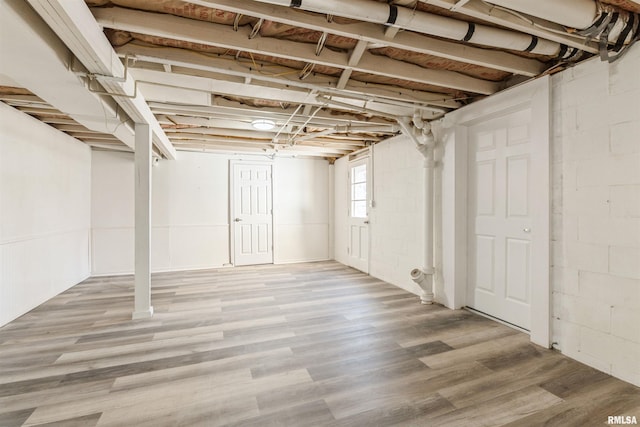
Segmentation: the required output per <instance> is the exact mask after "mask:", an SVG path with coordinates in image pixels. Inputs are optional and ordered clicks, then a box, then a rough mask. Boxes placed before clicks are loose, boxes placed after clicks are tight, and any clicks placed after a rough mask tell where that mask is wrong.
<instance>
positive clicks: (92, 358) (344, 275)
mask: <svg viewBox="0 0 640 427" xmlns="http://www.w3.org/2000/svg"><path fill="white" fill-rule="evenodd" d="M132 289H133V284H132V277H130V276H128V277H110V278H93V279H90V280H87V281H85V282H83V283H81V284H79V285H77V286H75V287H73V288H71V289H70V290H68V291H67V292H64V293H63V294H61V295H59V296H57V297H55V298H54V299H52V300H50V301H49V302H47V303H45V304H43V305H42V306H40V307H38V308H37V309H35V310H33V311H31V312H29V313H28V314H26V315H24V316H22V317H21V318H19V319H17V320H15V321H14V322H11V323H10V324H8V325H6V326H5V327H3V328H2V329H0V426H3V427H6V426H20V425H59V426H65V427H66V426H83V427H84V426H154V427H157V426H187V425H202V426H222V425H234V426H235V425H238V426H390V425H408V426H465V427H466V426H537V425H549V426H591V425H594V426H597V425H606V423H607V416H609V415H636V416H637V417H638V418H640V389H638V388H637V387H634V386H632V385H630V384H628V383H625V382H623V381H620V380H617V379H615V378H612V377H610V376H608V375H605V374H603V373H601V372H599V371H597V370H595V369H592V368H590V367H587V366H585V365H583V364H580V363H578V362H576V361H573V360H571V359H568V358H566V357H564V356H562V355H561V354H559V353H558V352H555V351H551V350H546V349H543V348H540V347H537V346H535V345H532V344H530V343H529V337H528V336H527V335H525V334H522V333H520V332H517V331H515V330H513V329H510V328H508V327H506V326H503V325H500V324H498V323H495V322H493V321H491V320H487V319H485V318H482V317H479V316H477V315H474V314H472V313H469V312H466V311H451V310H448V309H445V308H443V307H441V306H438V305H433V306H425V305H421V304H419V300H418V298H417V297H416V296H414V295H412V294H409V293H407V292H405V291H403V290H401V289H398V288H396V287H394V286H391V285H389V284H387V283H385V282H382V281H380V280H378V279H375V278H372V277H370V276H367V275H364V274H362V273H360V272H357V271H356V270H353V269H350V268H347V267H345V266H343V265H340V264H338V263H335V262H320V263H308V264H298V265H287V266H273V265H269V266H256V267H241V268H233V269H232V268H229V269H219V270H208V271H192V272H183V273H166V274H158V275H154V276H153V305H154V308H155V312H156V313H155V315H154V316H153V318H150V319H144V320H136V321H132V320H130V317H131V309H132V305H133V300H132Z"/></svg>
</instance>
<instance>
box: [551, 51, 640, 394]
mask: <svg viewBox="0 0 640 427" xmlns="http://www.w3.org/2000/svg"><path fill="white" fill-rule="evenodd" d="M552 84H553V91H552V99H553V113H554V114H553V121H554V126H553V139H552V141H553V142H552V144H553V145H552V147H553V150H552V156H553V160H552V171H553V174H552V184H553V204H552V207H553V218H552V220H553V221H552V224H553V225H552V240H553V241H552V288H553V302H554V307H553V316H554V319H553V339H554V341H555V342H557V347H558V348H559V349H560V350H561V351H562V352H563V353H564V354H566V355H568V356H570V357H573V358H575V359H577V360H579V361H581V362H584V363H586V364H588V365H590V366H593V367H595V368H598V369H600V370H602V371H604V372H607V373H610V374H612V375H614V376H616V377H619V378H622V379H624V380H626V381H629V382H632V383H634V384H636V385H640V362H639V361H640V328H639V327H638V325H640V102H639V101H638V100H639V99H640V45H636V46H634V47H633V48H632V50H631V51H630V52H629V53H628V54H627V56H625V57H624V58H622V59H621V60H619V61H618V62H615V63H613V64H608V63H605V62H600V61H599V60H598V59H592V60H590V61H587V62H585V63H582V64H580V65H578V66H576V67H574V68H572V69H569V70H567V71H564V72H562V73H559V74H556V75H554V76H553V79H552Z"/></svg>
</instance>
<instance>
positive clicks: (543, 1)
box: [488, 0, 633, 43]
mask: <svg viewBox="0 0 640 427" xmlns="http://www.w3.org/2000/svg"><path fill="white" fill-rule="evenodd" d="M488 1H489V2H490V3H493V4H496V5H499V6H503V7H505V8H508V9H511V10H515V11H518V12H522V13H526V14H528V15H531V16H535V17H538V18H542V19H546V20H547V21H551V22H555V23H557V24H560V25H564V26H565V27H571V28H576V29H578V30H584V29H586V28H589V27H590V26H591V25H592V24H593V23H594V22H596V20H597V19H598V18H599V16H600V14H601V11H599V10H598V6H597V4H596V2H595V1H594V0H562V1H557V0H536V1H535V2H532V1H530V0H488ZM607 6H608V7H609V8H611V6H609V5H607ZM629 16H630V13H629V12H624V13H623V15H621V19H617V20H616V22H615V24H614V25H613V27H612V28H611V30H610V32H609V34H608V41H609V43H614V42H615V41H617V39H618V36H619V35H620V33H621V32H622V30H623V29H624V27H625V25H626V23H627V20H628V19H629ZM632 36H633V34H629V35H628V36H627V39H626V40H627V42H628V41H629V40H631V38H632ZM595 38H596V39H597V38H598V37H597V36H596V37H595Z"/></svg>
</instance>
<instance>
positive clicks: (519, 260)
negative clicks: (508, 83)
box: [467, 109, 546, 330]
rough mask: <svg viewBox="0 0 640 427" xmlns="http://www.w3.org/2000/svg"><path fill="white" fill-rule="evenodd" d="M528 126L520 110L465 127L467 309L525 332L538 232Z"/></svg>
mask: <svg viewBox="0 0 640 427" xmlns="http://www.w3.org/2000/svg"><path fill="white" fill-rule="evenodd" d="M530 123H531V110H530V109H525V110H521V111H517V112H513V113H510V114H507V115H504V116H502V117H497V118H493V119H490V120H486V121H483V122H482V123H480V124H476V125H473V126H469V128H468V141H469V187H468V189H469V190H468V191H469V200H468V203H469V205H468V206H469V216H468V218H469V223H468V227H469V228H468V236H469V241H468V245H469V247H468V254H469V257H468V263H469V265H468V270H467V271H468V275H469V281H468V290H467V296H468V297H467V305H468V306H470V307H472V308H474V309H476V310H478V311H481V312H484V313H487V314H489V315H492V316H494V317H497V318H499V319H502V320H504V321H506V322H509V323H512V324H514V325H516V326H519V327H521V328H523V329H526V330H529V329H530V326H531V325H530V323H531V315H530V314H531V308H530V306H531V296H532V286H535V284H534V283H532V255H533V251H535V250H536V248H535V247H534V246H533V244H532V243H533V236H534V234H535V233H536V232H537V230H534V229H533V228H532V216H533V215H536V211H535V209H536V206H535V197H534V195H533V194H532V188H533V180H535V179H536V173H537V172H536V164H535V159H536V156H534V155H532V154H534V153H533V150H535V149H536V146H535V144H533V143H532V140H531V136H530V135H531V132H530ZM538 214H539V215H545V214H546V213H545V212H538Z"/></svg>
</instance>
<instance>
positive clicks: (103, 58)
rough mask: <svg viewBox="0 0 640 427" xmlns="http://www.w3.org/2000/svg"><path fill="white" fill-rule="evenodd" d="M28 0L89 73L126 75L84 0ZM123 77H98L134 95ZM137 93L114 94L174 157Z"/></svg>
mask: <svg viewBox="0 0 640 427" xmlns="http://www.w3.org/2000/svg"><path fill="white" fill-rule="evenodd" d="M28 1H29V4H31V6H32V7H33V8H34V9H35V10H36V12H37V13H38V14H39V15H40V16H41V17H42V19H43V20H44V21H45V22H46V23H47V24H48V25H49V26H50V27H51V29H52V30H53V31H54V32H55V33H56V34H57V35H58V37H60V39H61V40H62V41H63V42H64V44H65V45H67V47H68V48H69V50H71V52H72V53H73V54H74V55H75V56H76V57H77V58H78V60H79V61H80V62H81V63H82V64H83V65H84V66H85V68H86V69H87V70H88V71H89V72H90V73H94V74H97V75H102V76H115V77H120V78H123V77H125V76H124V66H123V65H122V63H121V62H120V59H119V58H118V56H117V55H116V53H115V51H114V50H113V48H112V47H111V44H110V43H109V41H108V40H107V38H106V37H105V35H104V33H103V32H102V29H101V28H100V26H99V25H98V24H97V22H96V21H95V19H94V18H93V15H91V12H90V10H89V8H88V7H87V5H86V3H85V2H84V1H82V0H28ZM123 80H124V81H118V80H116V79H112V78H100V77H99V78H97V81H98V82H100V84H101V85H102V86H103V87H104V89H105V91H107V92H109V93H113V94H119V95H133V94H134V88H135V82H134V80H133V79H132V78H131V77H129V76H126V79H123ZM135 95H136V96H135V98H129V97H127V96H114V97H113V98H114V100H115V101H116V102H117V103H118V104H119V105H120V106H121V107H122V109H123V110H124V111H125V112H126V113H127V114H128V115H129V117H130V118H131V119H132V120H133V121H135V122H136V123H147V124H149V126H150V127H151V131H152V135H153V142H154V144H155V145H156V146H157V147H158V149H159V150H160V151H161V152H162V154H163V155H164V156H165V157H167V158H168V159H175V149H174V148H173V146H172V145H171V141H169V138H167V136H166V135H165V134H164V132H163V130H162V128H161V127H160V125H159V124H158V122H157V120H156V119H155V117H154V116H153V114H152V113H151V110H150V109H149V107H148V106H147V103H146V101H145V99H144V97H143V96H142V94H141V93H140V92H138V93H136V94H135Z"/></svg>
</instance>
